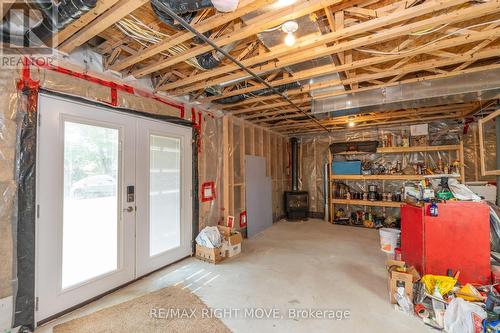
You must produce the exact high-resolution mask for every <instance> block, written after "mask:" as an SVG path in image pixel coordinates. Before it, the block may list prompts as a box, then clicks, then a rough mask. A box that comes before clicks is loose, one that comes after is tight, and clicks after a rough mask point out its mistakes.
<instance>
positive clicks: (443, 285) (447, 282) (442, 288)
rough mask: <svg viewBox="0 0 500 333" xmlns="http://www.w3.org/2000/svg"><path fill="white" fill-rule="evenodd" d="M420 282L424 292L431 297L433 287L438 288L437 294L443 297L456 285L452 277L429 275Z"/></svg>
mask: <svg viewBox="0 0 500 333" xmlns="http://www.w3.org/2000/svg"><path fill="white" fill-rule="evenodd" d="M421 281H422V282H423V284H424V285H425V290H426V291H427V293H429V294H431V295H432V293H433V291H434V288H435V286H437V287H438V290H439V293H440V294H441V295H445V294H447V293H449V292H450V291H451V290H452V289H453V287H454V286H455V284H456V283H457V280H456V279H455V278H453V277H450V276H443V275H430V274H426V275H424V276H423V277H422V280H421Z"/></svg>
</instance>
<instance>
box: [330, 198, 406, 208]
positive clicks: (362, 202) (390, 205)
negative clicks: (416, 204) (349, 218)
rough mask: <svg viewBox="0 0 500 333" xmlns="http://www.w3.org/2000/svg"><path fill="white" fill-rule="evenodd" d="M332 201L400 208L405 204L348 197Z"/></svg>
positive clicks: (334, 202)
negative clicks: (348, 198) (349, 198)
mask: <svg viewBox="0 0 500 333" xmlns="http://www.w3.org/2000/svg"><path fill="white" fill-rule="evenodd" d="M332 203H333V204H338V205H353V206H374V207H393V208H399V207H401V204H403V202H396V201H369V200H347V199H332Z"/></svg>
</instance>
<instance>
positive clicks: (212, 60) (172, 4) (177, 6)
mask: <svg viewBox="0 0 500 333" xmlns="http://www.w3.org/2000/svg"><path fill="white" fill-rule="evenodd" d="M159 1H160V2H161V3H162V4H163V5H165V6H167V7H169V8H170V9H171V10H172V11H173V12H174V13H176V14H177V15H179V16H180V17H181V18H182V19H183V20H184V21H186V22H187V23H191V21H192V20H193V19H194V17H195V16H196V13H197V12H198V11H199V10H201V9H204V8H211V7H214V4H213V3H212V1H211V0H184V1H176V0H159ZM235 3H236V7H237V6H238V1H234V0H233V1H230V2H228V3H227V5H228V6H227V8H225V9H229V8H232V7H234V4H235ZM217 4H218V7H220V5H223V4H222V3H221V2H220V1H219V2H217ZM223 7H224V6H223ZM236 7H234V8H235V9H236ZM151 8H152V9H153V12H154V13H155V15H156V16H157V17H158V18H159V19H160V20H161V21H162V22H163V23H165V24H166V25H168V26H169V27H171V28H173V29H176V30H183V29H184V27H183V26H182V25H180V24H176V23H175V21H174V19H173V18H172V17H171V16H170V15H168V14H167V13H165V11H164V10H162V9H161V8H160V7H159V6H158V5H157V4H155V2H153V1H151ZM217 9H218V8H217ZM203 35H204V36H205V37H209V36H210V31H206V32H205V33H203ZM193 41H194V42H195V43H197V44H203V40H202V39H201V38H199V37H198V36H195V37H193ZM235 46H236V43H230V44H227V45H225V46H223V47H222V48H223V50H224V51H226V52H230V51H231V50H232V49H234V47H235ZM222 59H224V55H223V54H222V53H221V52H219V51H215V52H214V51H208V52H205V53H203V54H200V55H197V56H196V61H197V62H198V64H199V65H200V67H202V68H204V69H212V68H215V67H217V66H219V65H220V63H221V61H222Z"/></svg>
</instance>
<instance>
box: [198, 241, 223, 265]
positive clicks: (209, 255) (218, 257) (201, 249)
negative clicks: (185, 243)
mask: <svg viewBox="0 0 500 333" xmlns="http://www.w3.org/2000/svg"><path fill="white" fill-rule="evenodd" d="M221 251H222V248H220V247H216V248H209V247H205V246H201V245H199V244H196V258H198V259H201V260H203V261H207V262H210V263H213V264H216V263H218V262H221V261H222V260H223V259H224V256H223V254H222V253H221Z"/></svg>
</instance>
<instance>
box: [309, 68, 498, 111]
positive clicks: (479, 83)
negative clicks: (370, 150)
mask: <svg viewBox="0 0 500 333" xmlns="http://www.w3.org/2000/svg"><path fill="white" fill-rule="evenodd" d="M499 86H500V69H492V70H489V71H482V72H472V73H466V74H463V75H462V76H461V77H460V79H459V80H457V78H456V77H447V78H442V79H435V80H429V81H418V82H410V83H403V84H398V85H394V86H389V87H384V88H379V89H372V90H368V91H362V92H358V93H354V94H343V95H339V96H335V97H330V98H321V95H318V96H317V99H315V100H314V101H313V106H312V112H313V113H321V112H331V111H333V112H335V111H343V110H349V109H355V108H363V107H368V106H377V105H378V106H382V107H387V105H388V104H393V106H392V107H393V108H394V109H396V108H410V107H412V108H416V107H422V106H424V105H425V104H426V103H427V102H428V101H429V100H430V99H434V101H433V103H434V105H438V104H447V103H449V104H454V103H459V102H467V101H470V100H481V99H482V100H488V99H492V98H495V96H497V95H498V92H499V89H498V87H499ZM438 101H440V102H438ZM396 103H399V104H396ZM397 105H398V106H399V107H397Z"/></svg>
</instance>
